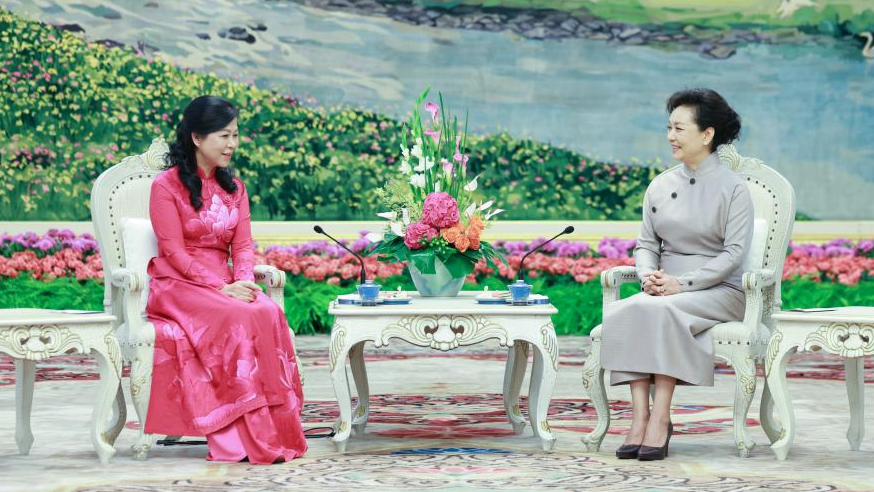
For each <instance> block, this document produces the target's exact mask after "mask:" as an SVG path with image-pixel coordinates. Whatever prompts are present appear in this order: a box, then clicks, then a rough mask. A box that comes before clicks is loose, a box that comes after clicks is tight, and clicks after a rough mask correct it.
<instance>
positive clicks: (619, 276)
mask: <svg viewBox="0 0 874 492" xmlns="http://www.w3.org/2000/svg"><path fill="white" fill-rule="evenodd" d="M631 282H640V280H639V279H638V278H637V269H636V268H634V267H633V266H618V267H613V268H611V269H609V270H605V271H603V272H601V293H602V295H603V297H604V305H605V306H606V305H607V304H608V303H611V302H615V301H618V300H619V287H620V286H621V285H622V284H628V283H631Z"/></svg>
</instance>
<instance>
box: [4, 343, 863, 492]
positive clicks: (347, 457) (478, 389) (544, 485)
mask: <svg viewBox="0 0 874 492" xmlns="http://www.w3.org/2000/svg"><path fill="white" fill-rule="evenodd" d="M327 342H328V340H327V338H325V337H300V338H298V349H299V355H300V357H301V361H302V363H303V366H304V368H305V375H306V377H307V388H306V392H307V402H306V404H305V408H304V414H303V420H304V423H305V425H306V427H308V428H311V427H318V426H330V425H332V424H333V423H334V421H335V419H336V418H337V415H338V410H337V406H336V402H335V400H334V399H333V390H332V388H331V386H330V378H329V377H328V373H327V344H328V343H327ZM560 346H561V358H560V368H559V378H558V382H557V385H556V389H555V392H554V398H553V399H552V402H551V405H550V408H549V422H550V425H551V427H552V429H553V431H554V432H555V433H556V435H557V437H558V440H559V441H558V444H557V446H556V450H555V452H553V453H542V452H540V451H539V445H538V443H537V440H536V439H534V438H533V436H532V435H531V433H530V430H526V432H525V433H524V434H523V435H521V436H516V435H514V434H513V432H512V430H511V427H510V426H509V425H508V423H507V421H506V416H505V414H504V410H503V405H502V401H501V394H500V393H498V392H496V390H498V391H499V389H500V384H499V382H500V380H501V377H502V375H503V362H504V361H505V360H506V351H505V349H501V348H499V347H497V346H492V347H485V348H481V347H483V346H482V345H480V346H476V347H470V348H465V349H462V350H460V351H457V352H450V353H442V352H432V351H427V350H425V349H420V348H416V347H411V346H407V345H402V344H396V345H393V346H391V347H388V348H384V349H378V350H377V349H368V350H367V355H366V360H367V363H368V373H369V375H370V378H371V390H372V392H373V393H375V394H374V396H371V399H370V409H371V413H370V419H369V421H368V424H367V430H366V432H365V433H364V434H363V435H359V436H356V435H353V436H352V438H351V439H350V441H349V447H348V452H347V453H346V454H342V455H341V454H337V453H336V452H334V449H333V446H332V445H331V443H330V441H329V440H327V439H311V440H310V446H311V448H310V451H309V452H308V453H307V455H306V456H305V457H304V458H302V459H298V460H294V461H293V462H291V463H285V464H281V465H274V466H255V465H250V464H247V463H231V464H227V463H209V462H206V461H205V460H204V459H203V457H204V455H205V453H206V447H205V446H173V447H156V448H154V449H153V451H152V454H151V457H150V459H149V460H148V461H146V462H140V461H134V460H132V459H131V451H130V449H129V448H130V445H131V444H133V442H134V440H135V438H136V433H135V432H134V431H133V429H137V428H138V427H139V423H138V422H137V421H136V414H135V413H134V412H133V408H132V407H130V406H129V409H128V415H129V421H128V424H127V426H126V427H127V428H128V429H129V430H125V431H124V432H123V433H122V435H121V436H120V437H119V441H118V442H117V446H116V447H117V449H118V454H117V455H116V456H115V457H114V458H113V460H112V462H111V464H110V466H109V467H100V466H99V465H98V464H97V461H96V459H95V458H94V454H93V449H92V448H91V446H90V442H88V440H87V438H86V437H87V432H86V431H85V427H86V426H87V419H88V417H89V416H90V406H89V405H90V399H89V398H90V395H91V394H92V393H91V392H92V391H93V388H94V386H95V384H96V381H94V380H95V379H96V378H97V375H96V372H95V369H96V368H95V366H94V364H93V363H92V362H91V361H90V360H89V359H87V358H85V357H81V356H68V357H59V358H54V359H50V360H48V361H45V362H44V363H41V364H39V365H38V370H37V380H38V381H39V383H38V384H37V388H36V392H35V397H34V414H33V415H34V416H33V421H34V434H35V437H36V442H35V444H34V448H33V450H32V451H31V455H30V456H19V455H17V453H16V451H15V448H14V432H13V430H14V424H13V422H14V410H13V408H14V405H13V404H12V403H13V402H14V373H15V371H14V365H13V363H12V361H11V359H9V358H5V357H4V358H0V439H3V440H4V441H5V442H6V443H7V444H6V446H5V449H4V450H2V451H0V491H4V492H5V491H7V490H9V491H16V492H17V491H24V490H27V491H31V490H32V491H46V492H48V491H53V492H66V491H70V492H73V491H79V492H110V491H129V492H164V491H180V492H213V491H216V492H217V491H226V490H232V491H240V492H258V491H271V492H272V491H295V490H305V491H307V492H309V491H337V492H341V491H363V492H370V491H374V492H376V491H379V492H383V491H393V490H405V491H406V490H415V491H420V490H434V491H440V492H454V491H475V492H478V491H483V492H485V491H489V492H498V491H532V490H550V491H552V490H573V491H578V490H579V491H583V490H586V491H628V492H651V491H665V492H667V491H671V492H686V491H689V492H756V491H766V492H782V491H786V492H790V491H792V492H796V491H798V492H801V491H835V492H862V491H874V481H872V480H871V479H870V478H869V477H872V476H874V466H872V465H871V463H872V462H874V459H872V458H874V453H872V446H871V444H868V443H864V442H863V449H862V451H860V452H850V451H848V450H847V443H846V440H844V438H843V433H844V432H845V431H846V422H847V416H846V414H847V412H846V393H845V389H844V384H843V380H842V379H843V362H842V359H840V358H838V357H834V356H830V355H827V354H820V353H813V354H801V355H798V356H796V357H794V358H793V359H792V363H791V365H790V372H789V377H790V378H793V379H795V380H796V381H794V382H790V385H792V387H794V388H799V387H800V385H807V386H809V387H813V386H815V387H816V388H817V390H816V391H817V395H821V397H818V398H816V399H814V400H813V401H808V399H806V398H804V397H803V395H804V392H800V393H799V394H800V395H802V398H796V417H797V424H798V426H799V429H803V432H802V431H799V433H798V436H797V438H796V444H795V446H794V447H793V451H792V454H790V460H789V461H786V462H778V461H776V460H775V459H774V457H773V454H772V453H771V451H770V450H769V449H768V447H767V439H766V438H765V436H764V433H763V432H762V430H761V427H760V426H759V422H758V420H757V417H758V412H757V409H756V408H755V405H756V403H757V402H756V403H754V408H753V409H752V411H751V412H750V418H749V419H748V425H749V426H750V431H751V434H752V435H753V437H754V438H755V439H756V440H757V441H759V443H760V447H759V448H756V449H755V450H754V451H753V456H752V457H751V458H749V459H746V460H744V459H740V458H737V457H735V456H734V452H733V437H732V427H731V424H732V422H731V403H732V401H733V398H732V391H733V376H732V375H731V369H730V368H727V367H724V366H717V368H716V371H717V376H716V378H717V384H716V387H715V388H697V389H684V390H683V392H679V393H678V397H677V398H676V402H677V405H676V406H675V408H674V410H673V421H674V426H675V436H674V440H672V442H671V457H670V458H669V459H668V460H665V461H663V462H656V463H639V462H636V461H630V462H629V461H620V460H617V459H615V458H614V457H613V456H612V451H613V449H614V448H615V446H616V445H618V444H619V443H620V442H621V439H622V437H621V436H622V435H623V434H624V433H625V432H626V430H627V427H628V424H629V420H628V419H629V418H630V408H629V403H628V401H627V389H626V390H616V389H613V388H611V389H610V391H609V392H608V394H609V396H610V398H611V400H610V406H611V410H612V412H611V413H612V418H613V423H612V425H611V428H610V431H609V433H608V435H607V437H606V440H605V443H604V446H603V449H602V451H601V452H598V453H589V452H587V451H586V450H585V447H584V446H583V445H582V444H581V443H580V438H581V437H582V436H583V435H584V434H585V433H588V432H590V431H591V430H592V428H593V427H594V425H595V423H596V415H595V413H594V410H593V409H592V408H591V406H590V404H589V402H588V400H587V399H586V398H585V394H584V392H583V391H582V387H581V385H580V367H581V365H582V363H583V361H584V358H585V354H586V353H587V346H586V342H585V340H584V339H581V338H562V339H561V341H560ZM866 379H867V380H868V381H874V361H870V360H869V361H868V363H867V364H866ZM803 381H806V382H803ZM125 386H127V383H125ZM525 387H527V386H525ZM871 393H872V392H871V391H870V390H869V392H868V400H869V405H870V404H872V403H874V402H872V399H871ZM521 403H522V404H521V407H522V408H523V410H524V409H525V408H526V407H527V401H526V398H525V397H523V398H522V402H521ZM58 416H64V418H58ZM836 416H837V417H836ZM56 419H57V421H56ZM71 429H75V430H71Z"/></svg>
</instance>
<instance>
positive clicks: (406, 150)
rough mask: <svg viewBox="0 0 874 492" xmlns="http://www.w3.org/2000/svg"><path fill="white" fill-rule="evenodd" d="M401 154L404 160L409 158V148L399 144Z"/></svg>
mask: <svg viewBox="0 0 874 492" xmlns="http://www.w3.org/2000/svg"><path fill="white" fill-rule="evenodd" d="M401 154H403V156H404V160H405V161H408V160H410V149H408V148H406V147H404V146H403V145H401Z"/></svg>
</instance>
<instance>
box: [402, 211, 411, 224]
mask: <svg viewBox="0 0 874 492" xmlns="http://www.w3.org/2000/svg"><path fill="white" fill-rule="evenodd" d="M401 220H402V221H403V222H404V225H407V224H409V223H410V209H408V208H402V209H401Z"/></svg>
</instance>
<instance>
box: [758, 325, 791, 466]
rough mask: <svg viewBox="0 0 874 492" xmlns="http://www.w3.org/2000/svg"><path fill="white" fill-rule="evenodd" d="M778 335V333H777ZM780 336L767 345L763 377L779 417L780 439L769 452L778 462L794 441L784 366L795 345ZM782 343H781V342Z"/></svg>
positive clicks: (774, 337)
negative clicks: (772, 452)
mask: <svg viewBox="0 0 874 492" xmlns="http://www.w3.org/2000/svg"><path fill="white" fill-rule="evenodd" d="M777 333H779V332H777ZM782 338H783V337H782V336H777V335H776V334H775V336H773V337H772V338H771V342H770V344H768V358H767V361H766V362H765V377H766V378H767V379H768V387H769V388H770V390H771V394H772V395H773V396H774V406H775V407H776V408H777V414H778V415H779V416H780V422H781V424H782V426H783V430H782V431H781V432H780V438H779V439H777V442H775V443H774V444H772V445H771V450H772V451H774V454H775V455H776V456H777V459H778V460H781V461H782V460H785V459H786V455H788V454H789V447H790V446H792V440H793V439H795V412H794V410H793V409H792V400H791V398H790V397H789V392H788V391H787V388H786V365H787V363H788V362H789V357H790V356H791V355H792V354H794V353H795V352H796V349H797V347H798V344H797V343H794V344H793V343H790V342H789V341H788V340H785V341H782ZM781 341H782V342H781Z"/></svg>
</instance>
